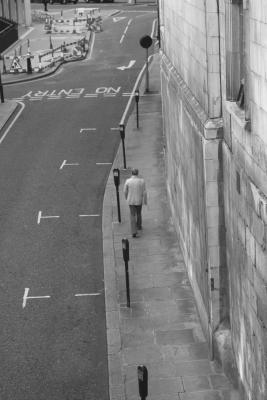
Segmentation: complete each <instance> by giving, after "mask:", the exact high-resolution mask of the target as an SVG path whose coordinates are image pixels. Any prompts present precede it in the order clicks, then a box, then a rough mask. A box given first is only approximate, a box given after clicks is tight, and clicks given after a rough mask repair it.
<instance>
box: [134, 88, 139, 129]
mask: <svg viewBox="0 0 267 400" xmlns="http://www.w3.org/2000/svg"><path fill="white" fill-rule="evenodd" d="M134 97H135V102H136V128H137V129H139V98H140V95H139V90H138V89H136V91H135V93H134Z"/></svg>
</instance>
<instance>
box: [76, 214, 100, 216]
mask: <svg viewBox="0 0 267 400" xmlns="http://www.w3.org/2000/svg"><path fill="white" fill-rule="evenodd" d="M79 217H99V214H79Z"/></svg>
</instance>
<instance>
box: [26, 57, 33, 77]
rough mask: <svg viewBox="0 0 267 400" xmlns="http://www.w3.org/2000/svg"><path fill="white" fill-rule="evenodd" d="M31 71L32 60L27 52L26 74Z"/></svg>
mask: <svg viewBox="0 0 267 400" xmlns="http://www.w3.org/2000/svg"><path fill="white" fill-rule="evenodd" d="M31 73H32V62H31V55H30V53H28V54H27V74H31Z"/></svg>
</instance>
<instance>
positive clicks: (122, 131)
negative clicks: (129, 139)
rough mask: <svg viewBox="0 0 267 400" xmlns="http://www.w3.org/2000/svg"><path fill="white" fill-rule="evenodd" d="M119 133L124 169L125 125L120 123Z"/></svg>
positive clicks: (124, 166)
mask: <svg viewBox="0 0 267 400" xmlns="http://www.w3.org/2000/svg"><path fill="white" fill-rule="evenodd" d="M120 135H121V141H122V152H123V168H124V169H126V155H125V143H124V139H125V126H124V124H120Z"/></svg>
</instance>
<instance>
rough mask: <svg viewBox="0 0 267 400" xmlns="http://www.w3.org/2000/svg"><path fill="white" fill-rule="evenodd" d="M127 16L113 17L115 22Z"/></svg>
mask: <svg viewBox="0 0 267 400" xmlns="http://www.w3.org/2000/svg"><path fill="white" fill-rule="evenodd" d="M125 18H126V17H114V18H113V22H119V21H122V20H123V19H125Z"/></svg>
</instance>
